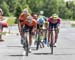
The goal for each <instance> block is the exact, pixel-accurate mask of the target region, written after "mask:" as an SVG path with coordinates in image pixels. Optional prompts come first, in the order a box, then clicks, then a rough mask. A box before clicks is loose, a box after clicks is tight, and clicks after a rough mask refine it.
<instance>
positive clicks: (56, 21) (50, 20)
mask: <svg viewBox="0 0 75 60" xmlns="http://www.w3.org/2000/svg"><path fill="white" fill-rule="evenodd" d="M60 21H61V19H60V18H59V17H58V18H57V19H56V20H55V22H54V21H53V18H52V16H51V17H50V18H49V19H48V22H49V23H50V22H51V23H58V24H60Z"/></svg>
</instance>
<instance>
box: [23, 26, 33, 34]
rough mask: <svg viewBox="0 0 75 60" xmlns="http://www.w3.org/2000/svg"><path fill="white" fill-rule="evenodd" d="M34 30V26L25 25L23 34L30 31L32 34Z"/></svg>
mask: <svg viewBox="0 0 75 60" xmlns="http://www.w3.org/2000/svg"><path fill="white" fill-rule="evenodd" d="M32 29H33V26H28V25H25V26H24V27H23V32H26V31H27V30H29V34H31V33H32Z"/></svg>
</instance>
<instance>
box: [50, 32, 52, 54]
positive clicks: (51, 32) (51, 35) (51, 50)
mask: <svg viewBox="0 0 75 60" xmlns="http://www.w3.org/2000/svg"><path fill="white" fill-rule="evenodd" d="M50 48H51V54H53V31H51V43H50Z"/></svg>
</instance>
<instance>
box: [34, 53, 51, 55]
mask: <svg viewBox="0 0 75 60" xmlns="http://www.w3.org/2000/svg"><path fill="white" fill-rule="evenodd" d="M33 54H34V55H51V53H33Z"/></svg>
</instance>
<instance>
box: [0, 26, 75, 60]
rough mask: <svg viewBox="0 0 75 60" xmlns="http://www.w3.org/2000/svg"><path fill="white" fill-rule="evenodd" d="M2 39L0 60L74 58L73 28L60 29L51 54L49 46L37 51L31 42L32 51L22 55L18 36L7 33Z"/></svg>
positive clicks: (74, 35)
mask: <svg viewBox="0 0 75 60" xmlns="http://www.w3.org/2000/svg"><path fill="white" fill-rule="evenodd" d="M3 39H4V40H5V41H4V42H0V60H75V28H71V27H68V28H67V27H65V28H61V29H60V33H59V38H58V42H57V47H55V48H54V54H53V55H51V54H50V52H51V51H50V48H49V47H47V46H45V48H41V49H39V50H38V51H37V50H35V47H34V44H33V45H32V53H30V54H29V56H28V57H26V56H23V48H22V45H21V44H20V36H17V35H16V34H9V35H6V36H3Z"/></svg>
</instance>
